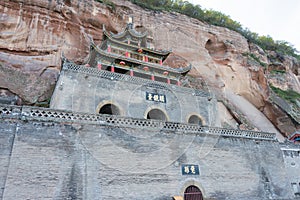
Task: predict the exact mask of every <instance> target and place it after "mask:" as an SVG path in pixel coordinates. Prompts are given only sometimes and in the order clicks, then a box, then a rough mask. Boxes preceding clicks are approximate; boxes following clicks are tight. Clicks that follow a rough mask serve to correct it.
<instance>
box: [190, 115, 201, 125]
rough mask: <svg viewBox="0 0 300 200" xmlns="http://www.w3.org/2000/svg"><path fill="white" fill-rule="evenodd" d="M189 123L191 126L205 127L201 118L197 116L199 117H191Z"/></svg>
mask: <svg viewBox="0 0 300 200" xmlns="http://www.w3.org/2000/svg"><path fill="white" fill-rule="evenodd" d="M188 123H189V124H197V125H199V126H202V125H203V123H202V120H201V118H200V117H199V116H197V115H192V116H190V118H189V120H188Z"/></svg>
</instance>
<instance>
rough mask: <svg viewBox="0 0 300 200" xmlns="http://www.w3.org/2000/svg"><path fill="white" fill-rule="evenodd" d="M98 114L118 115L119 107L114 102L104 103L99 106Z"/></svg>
mask: <svg viewBox="0 0 300 200" xmlns="http://www.w3.org/2000/svg"><path fill="white" fill-rule="evenodd" d="M99 114H107V115H120V109H119V108H118V107H117V106H115V105H114V104H105V105H103V106H102V107H101V108H100V110H99Z"/></svg>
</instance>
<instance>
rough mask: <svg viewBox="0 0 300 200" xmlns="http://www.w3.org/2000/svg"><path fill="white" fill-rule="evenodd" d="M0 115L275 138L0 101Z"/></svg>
mask: <svg viewBox="0 0 300 200" xmlns="http://www.w3.org/2000/svg"><path fill="white" fill-rule="evenodd" d="M1 118H2V119H20V120H37V121H54V122H71V123H72V122H75V123H86V124H98V125H109V126H117V127H132V128H142V129H144V128H145V129H152V130H157V131H166V132H167V131H173V132H177V133H194V134H207V135H215V136H225V137H239V138H248V139H255V140H272V141H276V134H275V133H267V132H256V131H247V130H236V129H225V128H218V127H208V126H198V125H194V124H184V123H175V122H164V121H159V120H148V119H135V118H129V117H122V116H116V115H102V114H87V113H73V112H69V111H62V110H54V109H49V108H40V107H31V106H23V107H20V106H11V105H3V104H0V119H1Z"/></svg>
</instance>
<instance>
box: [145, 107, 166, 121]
mask: <svg viewBox="0 0 300 200" xmlns="http://www.w3.org/2000/svg"><path fill="white" fill-rule="evenodd" d="M147 119H158V120H162V121H167V116H166V114H165V113H164V112H163V111H161V110H159V109H152V110H150V111H149V112H148V113H147Z"/></svg>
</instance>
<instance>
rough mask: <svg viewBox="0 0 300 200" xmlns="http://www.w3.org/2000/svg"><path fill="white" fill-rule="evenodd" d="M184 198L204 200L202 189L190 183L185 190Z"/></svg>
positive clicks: (187, 199) (186, 199)
mask: <svg viewBox="0 0 300 200" xmlns="http://www.w3.org/2000/svg"><path fill="white" fill-rule="evenodd" d="M184 200H203V195H202V192H201V191H200V189H199V188H198V187H196V186H194V185H190V186H189V187H187V188H186V189H185V191H184Z"/></svg>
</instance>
